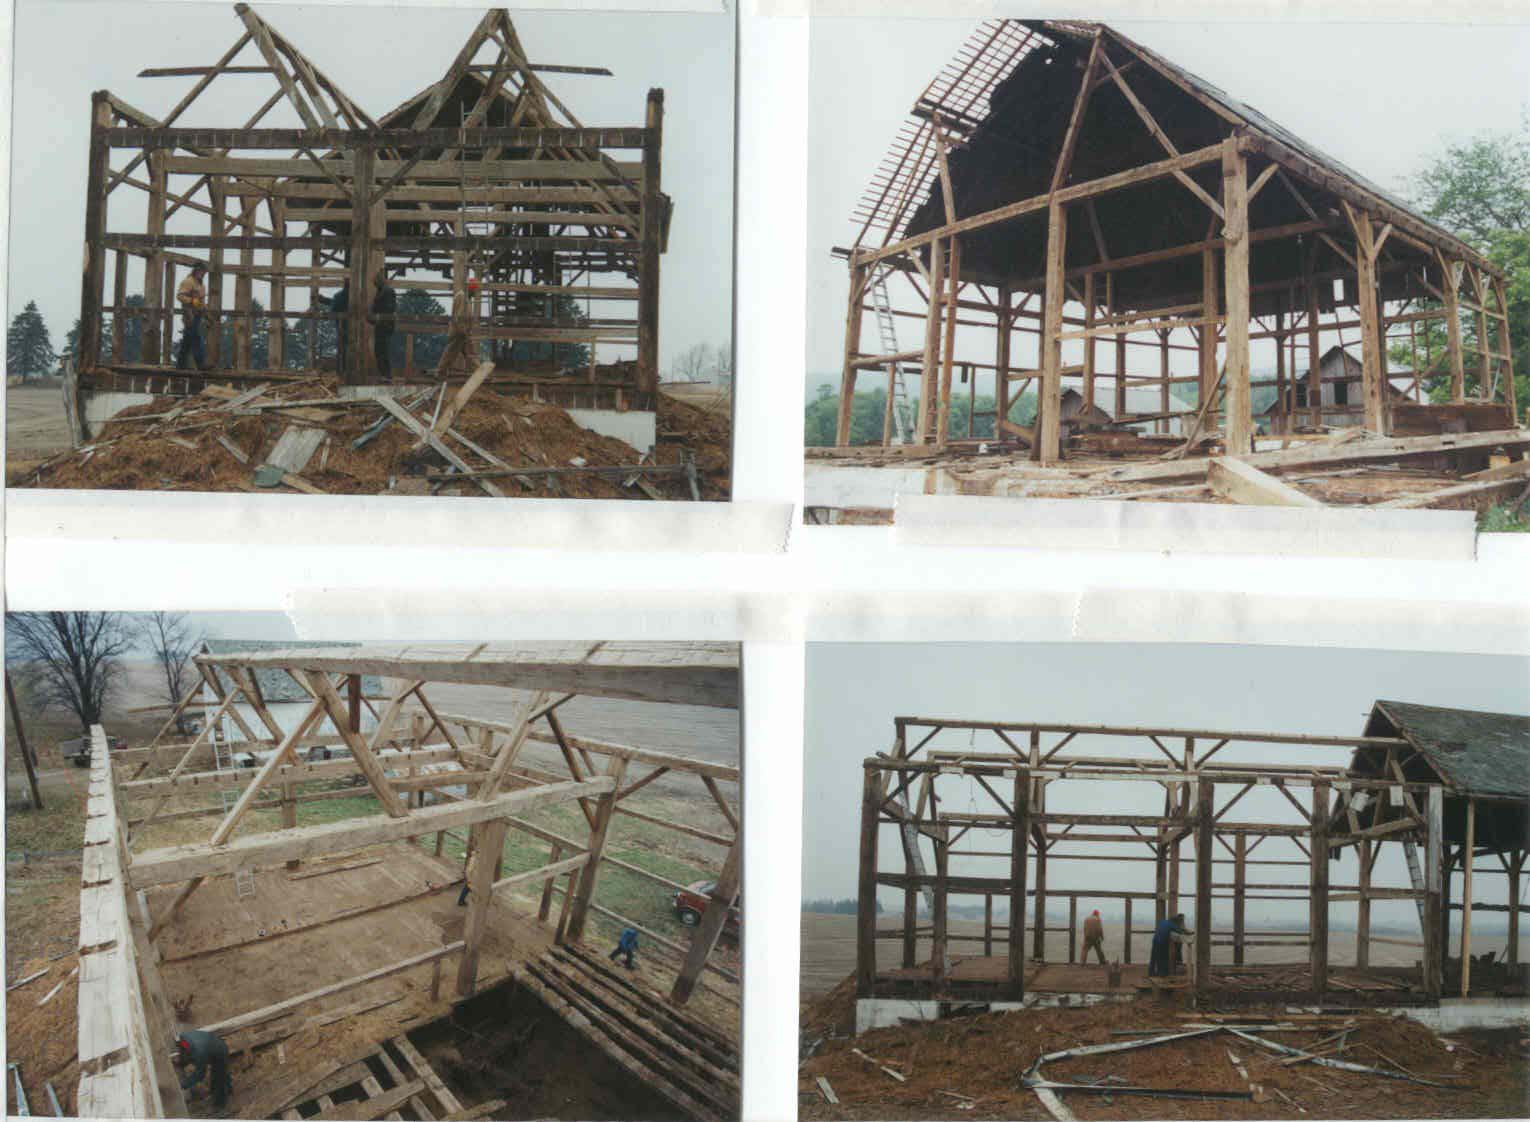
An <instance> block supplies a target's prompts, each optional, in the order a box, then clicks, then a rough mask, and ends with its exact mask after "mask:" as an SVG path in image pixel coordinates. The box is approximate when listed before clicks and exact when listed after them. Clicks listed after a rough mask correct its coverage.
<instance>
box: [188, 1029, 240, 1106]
mask: <svg viewBox="0 0 1530 1122" xmlns="http://www.w3.org/2000/svg"><path fill="white" fill-rule="evenodd" d="M175 1066H176V1067H181V1068H185V1067H189V1068H190V1069H191V1070H190V1071H189V1072H188V1073H187V1074H186V1075H185V1077H184V1078H182V1079H181V1090H183V1091H189V1090H191V1089H192V1088H193V1087H195V1086H196V1085H197V1084H198V1083H200V1082H202V1077H203V1076H205V1075H206V1074H207V1070H208V1068H211V1069H212V1080H211V1085H212V1104H213V1108H214V1109H215V1110H221V1109H222V1108H223V1107H224V1106H226V1105H227V1104H228V1097H229V1096H230V1095H231V1094H233V1093H234V1085H233V1083H232V1082H231V1081H230V1080H229V1077H228V1045H227V1044H225V1043H223V1039H222V1038H221V1037H219V1036H217V1035H215V1034H214V1033H210V1032H203V1031H202V1030H201V1029H184V1030H182V1031H181V1032H178V1033H176V1034H175Z"/></svg>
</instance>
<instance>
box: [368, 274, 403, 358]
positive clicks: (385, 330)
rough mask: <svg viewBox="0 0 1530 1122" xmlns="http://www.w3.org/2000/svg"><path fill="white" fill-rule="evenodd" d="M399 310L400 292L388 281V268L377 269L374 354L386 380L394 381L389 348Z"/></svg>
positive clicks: (373, 329) (374, 299)
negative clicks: (395, 317) (396, 314)
mask: <svg viewBox="0 0 1530 1122" xmlns="http://www.w3.org/2000/svg"><path fill="white" fill-rule="evenodd" d="M397 311H398V293H396V292H394V291H393V287H392V286H391V285H390V284H389V283H388V272H387V270H386V269H378V270H377V295H376V296H374V297H372V316H373V327H372V354H373V355H374V356H375V357H376V359H377V373H378V376H379V377H381V378H382V380H383V381H384V382H391V381H393V368H392V366H391V364H390V363H389V361H388V348H389V347H390V346H392V344H393V314H394V313H395V312H397Z"/></svg>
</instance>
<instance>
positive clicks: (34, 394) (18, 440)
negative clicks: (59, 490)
mask: <svg viewBox="0 0 1530 1122" xmlns="http://www.w3.org/2000/svg"><path fill="white" fill-rule="evenodd" d="M68 447H69V425H68V423H67V422H66V421H65V419H64V394H63V390H62V389H61V388H60V387H59V384H58V383H57V382H49V383H48V384H47V385H41V386H11V387H9V388H8V389H7V390H6V391H5V458H6V463H7V465H9V464H10V463H11V462H12V461H19V462H23V463H25V462H32V463H35V462H36V461H38V460H41V459H45V458H46V457H48V456H51V455H54V454H55V453H58V452H62V451H65V450H66V449H67V448H68ZM7 474H9V473H7Z"/></svg>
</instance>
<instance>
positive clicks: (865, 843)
mask: <svg viewBox="0 0 1530 1122" xmlns="http://www.w3.org/2000/svg"><path fill="white" fill-rule="evenodd" d="M881 806H882V779H881V775H880V774H879V773H878V771H877V769H876V768H874V767H871V766H869V765H868V766H867V767H866V768H865V769H864V772H863V778H862V789H861V844H860V866H859V869H860V872H859V888H858V890H857V892H856V923H855V948H856V949H855V988H856V993H857V994H858V995H860V996H862V997H869V996H870V995H871V992H872V987H873V986H874V985H875V983H876V977H877V831H878V823H879V821H880V819H881Z"/></svg>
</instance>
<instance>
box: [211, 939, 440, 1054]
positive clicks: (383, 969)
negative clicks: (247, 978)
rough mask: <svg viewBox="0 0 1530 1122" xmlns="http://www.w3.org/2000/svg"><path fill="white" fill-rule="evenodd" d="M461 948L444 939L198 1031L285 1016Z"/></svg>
mask: <svg viewBox="0 0 1530 1122" xmlns="http://www.w3.org/2000/svg"><path fill="white" fill-rule="evenodd" d="M462 948H463V943H462V941H461V940H458V941H457V942H454V943H447V944H445V945H444V946H440V947H436V948H435V949H434V950H429V951H425V952H424V953H422V954H417V955H411V956H410V957H408V958H404V959H400V960H399V961H397V962H394V963H391V964H389V965H387V966H380V967H378V968H377V969H375V970H368V971H367V972H366V973H364V974H357V975H355V976H353V977H350V978H346V979H344V980H343V981H339V982H331V983H330V984H329V985H327V986H320V987H319V988H318V989H315V990H309V991H308V992H307V993H301V994H298V995H297V996H296V997H289V998H287V999H286V1000H284V1001H278V1002H276V1003H275V1004H272V1005H267V1006H264V1007H263V1008H260V1009H253V1010H251V1011H250V1012H248V1013H241V1014H239V1015H238V1016H237V1017H229V1018H226V1019H225V1020H222V1021H214V1022H213V1023H212V1024H210V1025H203V1026H202V1031H204V1032H214V1033H218V1034H220V1035H223V1036H227V1035H228V1034H230V1033H233V1032H238V1031H239V1030H240V1029H247V1028H253V1027H254V1026H255V1025H263V1024H265V1023H266V1022H267V1021H274V1020H276V1019H277V1018H278V1017H285V1016H286V1015H287V1014H288V1013H291V1012H293V1011H294V1010H296V1009H301V1008H302V1007H303V1006H305V1005H309V1004H312V1003H313V1002H315V1001H320V1000H322V999H323V998H326V997H332V996H333V995H335V994H337V993H344V992H345V991H346V990H352V989H355V988H357V987H358V986H364V985H367V984H368V983H370V982H378V981H381V980H382V979H384V978H391V977H393V976H394V975H395V974H402V973H403V972H404V971H406V970H413V969H414V968H415V967H417V966H425V965H427V964H429V963H432V962H435V961H436V960H437V959H440V958H448V957H450V956H451V955H454V954H456V953H457V952H458V951H460V950H462Z"/></svg>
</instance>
